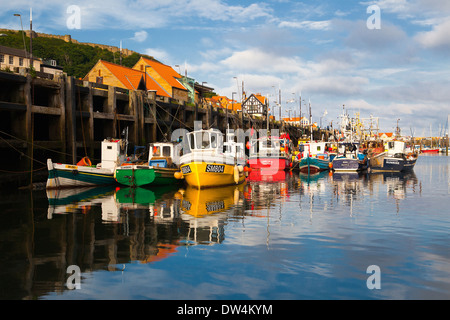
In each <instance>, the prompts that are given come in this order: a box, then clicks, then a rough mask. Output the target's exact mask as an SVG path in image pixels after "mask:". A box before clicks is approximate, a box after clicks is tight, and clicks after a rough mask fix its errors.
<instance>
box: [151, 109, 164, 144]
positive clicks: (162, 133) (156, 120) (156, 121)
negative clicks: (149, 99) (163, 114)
mask: <svg viewBox="0 0 450 320" xmlns="http://www.w3.org/2000/svg"><path fill="white" fill-rule="evenodd" d="M155 104H156V105H157V103H156V101H155ZM148 110H149V111H150V113H151V114H152V115H153V117H154V118H155V123H156V126H157V127H158V129H159V131H160V132H161V135H162V136H164V132H163V131H162V129H161V127H160V126H159V124H158V119H157V118H156V109H155V113H153V110H152V108H150V107H148ZM163 110H164V109H163Z"/></svg>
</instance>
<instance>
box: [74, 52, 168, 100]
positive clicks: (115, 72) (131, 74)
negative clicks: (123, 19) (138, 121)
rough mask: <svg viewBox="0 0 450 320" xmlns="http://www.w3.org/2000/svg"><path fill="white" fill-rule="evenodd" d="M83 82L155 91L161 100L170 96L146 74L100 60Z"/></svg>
mask: <svg viewBox="0 0 450 320" xmlns="http://www.w3.org/2000/svg"><path fill="white" fill-rule="evenodd" d="M83 80H87V81H89V82H95V83H100V84H105V85H109V86H114V87H119V88H124V89H128V90H147V91H155V92H156V96H159V97H160V99H161V98H162V99H164V98H170V95H169V94H168V93H167V92H166V91H165V90H164V89H163V88H162V87H161V86H160V85H159V84H158V83H156V82H155V81H154V80H153V79H152V78H151V77H149V76H148V75H147V76H145V73H144V72H141V71H139V70H135V69H132V68H128V67H124V66H121V65H118V64H115V63H112V62H108V61H104V60H99V61H98V62H97V63H96V64H95V66H94V67H93V68H92V69H91V70H90V71H89V73H88V74H87V75H86V76H85V77H84V79H83Z"/></svg>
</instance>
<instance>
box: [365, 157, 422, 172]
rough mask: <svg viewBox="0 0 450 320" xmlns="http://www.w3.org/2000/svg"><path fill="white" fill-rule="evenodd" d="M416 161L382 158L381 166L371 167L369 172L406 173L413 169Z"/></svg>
mask: <svg viewBox="0 0 450 320" xmlns="http://www.w3.org/2000/svg"><path fill="white" fill-rule="evenodd" d="M416 161H417V159H406V160H405V159H403V158H384V159H383V163H382V165H379V166H376V165H373V166H372V165H371V166H370V171H371V172H406V171H411V170H413V169H414V165H415V164H416Z"/></svg>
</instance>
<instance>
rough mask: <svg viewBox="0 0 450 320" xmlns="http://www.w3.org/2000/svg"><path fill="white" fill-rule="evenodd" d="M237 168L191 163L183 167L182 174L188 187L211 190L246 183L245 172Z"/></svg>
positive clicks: (209, 163) (226, 165) (211, 163)
mask: <svg viewBox="0 0 450 320" xmlns="http://www.w3.org/2000/svg"><path fill="white" fill-rule="evenodd" d="M235 168H237V167H236V166H234V165H230V164H222V163H214V162H190V163H187V164H183V165H181V172H182V173H183V177H184V179H185V181H186V183H187V184H188V185H190V186H193V187H196V188H211V187H219V186H228V185H236V184H240V183H242V182H244V181H245V175H244V171H243V170H242V172H241V171H239V170H237V169H235ZM236 170H237V171H238V172H236Z"/></svg>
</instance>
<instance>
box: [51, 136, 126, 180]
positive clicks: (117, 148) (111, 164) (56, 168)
mask: <svg viewBox="0 0 450 320" xmlns="http://www.w3.org/2000/svg"><path fill="white" fill-rule="evenodd" d="M126 149H127V140H123V139H105V140H103V141H102V154H101V162H100V163H98V164H97V165H92V163H91V160H89V158H87V157H84V158H83V159H82V160H81V161H79V162H78V163H77V164H76V165H73V164H65V163H55V162H53V161H52V160H51V159H47V168H48V178H47V189H50V188H64V187H88V186H100V185H107V184H114V183H115V180H114V170H115V168H116V167H117V166H120V165H121V164H122V163H124V162H125V157H126Z"/></svg>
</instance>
